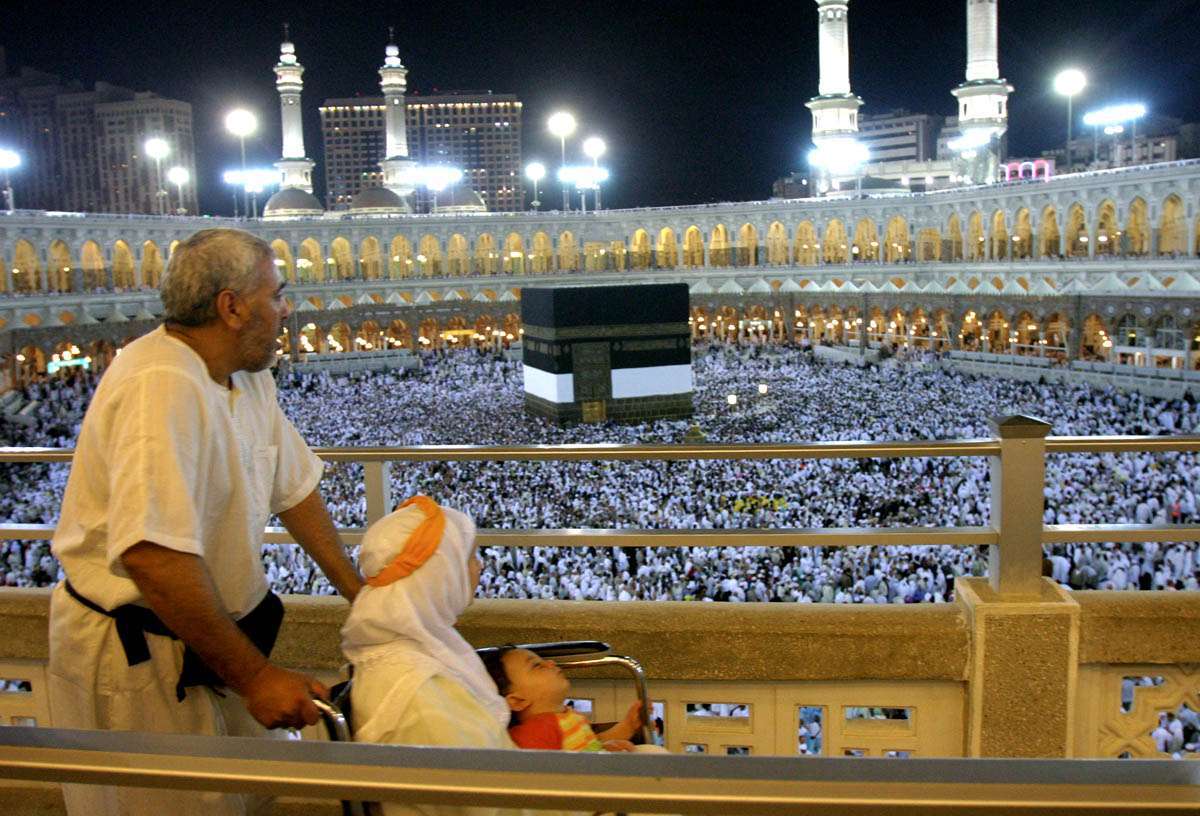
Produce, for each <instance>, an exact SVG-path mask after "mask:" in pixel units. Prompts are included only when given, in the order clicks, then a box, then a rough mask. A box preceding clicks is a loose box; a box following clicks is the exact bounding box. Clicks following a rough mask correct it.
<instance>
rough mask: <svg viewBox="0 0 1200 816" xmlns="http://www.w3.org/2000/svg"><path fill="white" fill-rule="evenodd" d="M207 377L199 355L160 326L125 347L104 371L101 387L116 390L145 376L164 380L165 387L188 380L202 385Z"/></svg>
mask: <svg viewBox="0 0 1200 816" xmlns="http://www.w3.org/2000/svg"><path fill="white" fill-rule="evenodd" d="M206 376H207V370H206V369H205V368H204V363H203V361H202V360H201V359H200V358H199V357H198V356H197V355H196V353H195V352H194V351H192V350H191V349H190V348H188V347H187V346H185V345H184V344H183V343H180V342H179V341H178V340H175V339H174V338H172V337H170V336H168V335H167V334H166V332H164V331H163V328H162V327H161V326H160V327H158V328H157V329H155V330H153V331H151V332H149V333H147V334H144V335H142V336H141V337H139V338H138V339H136V340H134V341H133V342H132V343H130V344H129V345H127V346H125V347H124V348H122V349H121V353H120V354H118V355H117V357H116V359H115V360H113V362H112V365H110V366H109V367H108V370H107V371H105V372H104V376H103V377H102V378H101V380H100V386H101V387H105V388H106V389H107V390H112V389H113V388H115V387H118V386H120V385H121V384H122V383H125V382H128V381H131V380H137V379H140V378H142V377H159V378H163V380H162V382H163V385H164V387H166V386H168V384H169V383H173V382H179V381H184V380H186V381H190V382H194V383H199V384H202V383H203V379H204V377H206Z"/></svg>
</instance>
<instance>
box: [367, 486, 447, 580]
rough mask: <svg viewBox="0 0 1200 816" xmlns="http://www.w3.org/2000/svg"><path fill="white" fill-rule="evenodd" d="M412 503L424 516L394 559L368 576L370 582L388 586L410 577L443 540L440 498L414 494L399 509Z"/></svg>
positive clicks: (443, 523) (444, 516) (442, 515)
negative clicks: (438, 499) (437, 500)
mask: <svg viewBox="0 0 1200 816" xmlns="http://www.w3.org/2000/svg"><path fill="white" fill-rule="evenodd" d="M410 504H415V505H416V506H417V507H419V508H420V509H421V511H422V512H423V513H424V514H425V520H424V521H422V522H421V523H420V524H419V525H417V529H415V530H413V531H412V533H411V534H409V536H408V541H406V542H404V547H402V548H401V550H400V553H399V554H398V555H397V556H396V557H395V558H394V559H392V563H390V564H388V565H387V566H386V567H384V568H383V569H381V570H380V571H379V572H378V573H376V574H375V575H372V576H371V577H370V578H368V579H367V585H368V586H373V587H382V586H387V585H388V584H391V583H394V582H396V581H399V580H400V579H401V578H407V577H408V576H410V575H412V574H413V572H415V571H416V569H417V568H418V567H420V566H421V565H422V564H424V563H425V562H426V561H428V560H429V557H430V556H431V555H433V554H434V553H435V552H437V548H438V545H439V544H440V543H441V542H442V534H443V533H445V531H446V514H445V513H443V512H442V508H440V507H438V505H437V502H435V501H434V500H433V499H431V498H429V497H428V496H413V497H412V498H411V499H409V500H408V501H406V502H404V503H403V504H401V505H400V507H398V508H397V509H403V508H405V507H408V506H409V505H410Z"/></svg>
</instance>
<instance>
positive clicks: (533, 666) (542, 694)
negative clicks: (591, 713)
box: [484, 646, 642, 751]
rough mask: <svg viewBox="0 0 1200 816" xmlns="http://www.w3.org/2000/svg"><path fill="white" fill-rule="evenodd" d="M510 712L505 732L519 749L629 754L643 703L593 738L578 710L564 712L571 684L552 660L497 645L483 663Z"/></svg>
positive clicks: (639, 724)
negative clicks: (622, 752) (626, 752)
mask: <svg viewBox="0 0 1200 816" xmlns="http://www.w3.org/2000/svg"><path fill="white" fill-rule="evenodd" d="M484 665H485V666H487V670H488V674H490V675H491V677H492V679H493V680H494V681H496V688H497V689H498V690H499V691H500V694H501V696H503V697H504V700H505V702H506V703H508V707H509V709H510V710H511V711H512V718H511V720H510V723H509V728H508V734H509V736H510V737H512V741H513V742H514V743H516V745H517V746H518V747H520V748H538V749H543V750H551V751H633V750H635V748H636V746H634V744H633V743H632V742H631V740H632V739H633V736H634V735H635V734H637V733H638V732H639V731H640V730H641V708H642V706H641V702H640V701H634V703H633V705H631V706H630V707H629V710H628V711H627V712H626V713H625V718H624V719H623V720H621V721H620V722H618V723H616V724H615V725H613V726H611V727H610V728H607V729H605V730H603V731H601V732H600V733H599V734H597V733H596V732H595V731H593V730H592V726H591V724H590V723H588V721H587V720H586V719H585V718H584V717H583V715H581V714H580V713H579V712H577V711H575V710H573V709H571V708H568V706H567V705H566V702H567V697H568V696H569V695H570V691H571V681H570V680H568V679H567V677H566V675H564V674H563V671H562V669H560V668H559V667H558V666H557V665H556V664H555V663H554V661H553V660H546V659H543V658H542V657H539V656H538V655H537V654H536V653H535V652H532V651H530V650H528V649H520V648H517V647H515V646H501V647H500V648H499V649H497V650H495V651H494V652H492V653H491V654H489V655H488V656H487V657H486V658H485V659H484Z"/></svg>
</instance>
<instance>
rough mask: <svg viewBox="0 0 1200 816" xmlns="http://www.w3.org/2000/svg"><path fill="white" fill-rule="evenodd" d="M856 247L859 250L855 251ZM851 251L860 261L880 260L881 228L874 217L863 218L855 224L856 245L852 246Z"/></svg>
mask: <svg viewBox="0 0 1200 816" xmlns="http://www.w3.org/2000/svg"><path fill="white" fill-rule="evenodd" d="M855 248H857V249H858V252H855V251H854V249H855ZM850 253H851V254H852V255H853V256H854V258H855V260H859V261H877V260H879V230H878V228H877V227H876V226H875V222H874V221H873V220H872V219H870V218H861V219H859V221H858V224H857V225H855V227H854V245H853V246H852V247H851V248H850Z"/></svg>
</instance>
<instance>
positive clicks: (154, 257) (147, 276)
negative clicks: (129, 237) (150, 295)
mask: <svg viewBox="0 0 1200 816" xmlns="http://www.w3.org/2000/svg"><path fill="white" fill-rule="evenodd" d="M162 274H163V259H162V253H161V252H160V251H159V249H158V244H156V243H154V242H153V241H146V242H145V243H144V244H142V286H146V287H149V288H151V289H157V288H158V287H159V286H160V285H161V284H162Z"/></svg>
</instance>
